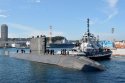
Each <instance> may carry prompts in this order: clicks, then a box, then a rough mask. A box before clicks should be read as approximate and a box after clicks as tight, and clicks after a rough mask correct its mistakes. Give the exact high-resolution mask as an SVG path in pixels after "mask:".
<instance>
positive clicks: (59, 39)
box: [47, 36, 65, 42]
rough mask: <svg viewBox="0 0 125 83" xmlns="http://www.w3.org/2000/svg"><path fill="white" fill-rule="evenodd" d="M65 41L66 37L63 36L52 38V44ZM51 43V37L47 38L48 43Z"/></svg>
mask: <svg viewBox="0 0 125 83" xmlns="http://www.w3.org/2000/svg"><path fill="white" fill-rule="evenodd" d="M63 39H65V37H63V36H55V37H52V42H56V41H61V40H63ZM48 41H49V37H47V42H48Z"/></svg>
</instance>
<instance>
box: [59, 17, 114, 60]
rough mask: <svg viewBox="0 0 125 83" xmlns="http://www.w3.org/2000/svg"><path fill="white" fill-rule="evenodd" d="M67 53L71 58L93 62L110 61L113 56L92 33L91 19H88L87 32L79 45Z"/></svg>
mask: <svg viewBox="0 0 125 83" xmlns="http://www.w3.org/2000/svg"><path fill="white" fill-rule="evenodd" d="M66 52H67V54H69V55H71V56H86V57H88V58H90V59H93V60H105V59H110V57H111V55H112V51H111V50H110V49H108V48H103V46H102V45H100V43H99V39H97V38H96V37H95V36H94V34H92V33H90V30H89V19H87V32H86V33H85V34H84V35H83V38H82V39H81V40H80V41H79V44H77V46H76V47H74V48H72V49H71V50H70V51H66ZM59 53H60V52H58V54H59ZM61 53H62V52H61Z"/></svg>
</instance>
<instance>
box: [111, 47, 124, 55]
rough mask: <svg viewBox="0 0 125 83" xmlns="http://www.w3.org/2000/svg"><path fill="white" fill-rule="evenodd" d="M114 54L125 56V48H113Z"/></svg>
mask: <svg viewBox="0 0 125 83" xmlns="http://www.w3.org/2000/svg"><path fill="white" fill-rule="evenodd" d="M112 55H114V56H116V55H117V56H118V55H120V56H125V49H122V48H121V49H112Z"/></svg>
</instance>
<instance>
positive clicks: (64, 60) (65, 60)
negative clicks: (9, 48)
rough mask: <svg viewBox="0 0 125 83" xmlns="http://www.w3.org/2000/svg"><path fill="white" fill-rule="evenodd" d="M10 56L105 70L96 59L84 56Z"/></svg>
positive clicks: (78, 67) (68, 66)
mask: <svg viewBox="0 0 125 83" xmlns="http://www.w3.org/2000/svg"><path fill="white" fill-rule="evenodd" d="M9 56H10V57H14V58H18V59H25V60H29V61H36V62H42V63H47V64H54V65H58V66H62V67H67V68H74V69H78V70H84V68H85V67H86V66H90V67H92V68H96V69H98V70H105V67H104V66H103V65H101V64H99V63H98V62H96V61H93V60H91V59H88V58H86V57H84V56H82V57H81V56H68V55H38V54H22V53H20V54H19V53H15V54H10V55H9Z"/></svg>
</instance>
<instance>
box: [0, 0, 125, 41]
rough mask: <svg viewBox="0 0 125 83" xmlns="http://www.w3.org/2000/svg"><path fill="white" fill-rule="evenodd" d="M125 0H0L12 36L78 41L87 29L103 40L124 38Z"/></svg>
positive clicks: (0, 18) (1, 16) (1, 19)
mask: <svg viewBox="0 0 125 83" xmlns="http://www.w3.org/2000/svg"><path fill="white" fill-rule="evenodd" d="M124 6H125V0H0V25H2V24H7V25H8V29H9V32H8V33H9V37H10V38H15V37H20V38H24V37H26V38H27V37H32V36H37V35H46V36H49V32H50V29H49V27H50V26H52V30H51V31H52V36H64V37H66V38H67V39H69V40H79V39H81V38H82V36H83V34H84V33H85V32H86V31H87V22H86V21H87V18H89V19H90V32H91V33H93V34H94V35H95V36H96V37H97V36H98V35H99V38H100V40H104V39H106V40H112V39H115V40H125V10H124ZM112 28H114V33H112V31H111V30H112Z"/></svg>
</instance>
